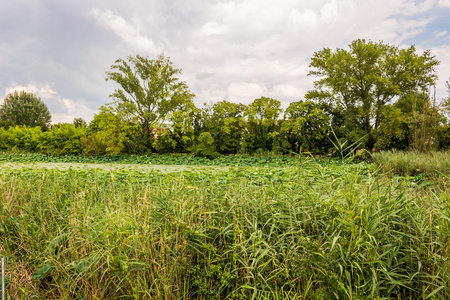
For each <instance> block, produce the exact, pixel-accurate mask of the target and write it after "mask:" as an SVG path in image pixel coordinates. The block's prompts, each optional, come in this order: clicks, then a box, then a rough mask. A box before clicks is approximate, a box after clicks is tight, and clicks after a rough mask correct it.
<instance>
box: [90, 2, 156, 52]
mask: <svg viewBox="0 0 450 300" xmlns="http://www.w3.org/2000/svg"><path fill="white" fill-rule="evenodd" d="M90 14H91V15H93V16H94V17H95V18H96V19H97V22H98V23H99V24H100V25H101V26H102V27H104V28H106V29H109V30H111V31H113V32H114V33H115V34H116V35H117V36H119V37H120V38H121V39H122V40H123V41H125V42H126V43H127V44H128V45H129V46H131V47H135V48H137V49H139V50H141V51H146V52H150V53H158V51H159V49H158V47H157V46H156V45H155V43H154V42H153V40H152V39H151V38H149V37H147V36H145V35H144V34H143V33H142V32H141V30H140V28H139V27H138V26H137V25H136V24H130V23H129V22H128V21H127V20H125V19H124V18H123V17H121V16H119V15H116V14H114V13H113V12H112V11H111V10H106V11H103V12H101V11H100V10H99V9H97V8H94V9H92V10H91V11H90Z"/></svg>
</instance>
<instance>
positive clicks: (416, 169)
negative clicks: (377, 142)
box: [372, 150, 450, 178]
mask: <svg viewBox="0 0 450 300" xmlns="http://www.w3.org/2000/svg"><path fill="white" fill-rule="evenodd" d="M372 157H373V160H374V162H375V163H376V164H377V165H378V166H379V167H381V169H382V170H383V172H385V173H387V174H397V175H401V176H415V175H418V174H426V175H427V176H430V177H432V178H436V177H439V176H441V175H444V176H449V175H450V154H449V153H448V152H436V151H431V152H428V153H421V152H418V151H396V150H392V151H381V152H379V153H374V154H373V155H372Z"/></svg>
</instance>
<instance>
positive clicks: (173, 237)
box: [0, 157, 450, 299]
mask: <svg viewBox="0 0 450 300" xmlns="http://www.w3.org/2000/svg"><path fill="white" fill-rule="evenodd" d="M252 159H255V158H254V157H252ZM100 166H101V165H100ZM0 194H1V195H5V198H4V199H3V201H2V202H1V208H2V209H1V210H0V219H1V220H2V222H1V224H0V244H1V245H2V251H3V253H4V255H5V256H7V257H8V266H9V267H8V272H9V274H8V275H9V277H10V278H13V279H14V280H11V283H10V285H9V288H8V290H7V291H6V292H7V297H9V298H11V299H35V298H38V299H82V298H84V297H95V298H96V299H114V298H124V299H146V298H149V299H252V298H253V299H337V298H339V299H433V298H435V299H448V298H449V297H450V294H449V291H450V274H449V272H448V270H449V268H450V265H449V263H450V260H449V250H450V248H449V245H450V244H449V240H450V221H449V216H450V206H449V203H450V202H449V201H450V196H449V190H448V187H447V186H443V187H441V188H439V187H438V186H428V187H422V186H418V185H417V184H415V182H414V181H411V180H409V179H403V178H401V179H399V178H392V179H388V178H382V177H379V176H377V175H376V173H375V172H374V168H373V167H371V166H370V165H368V164H365V163H360V164H346V163H336V162H335V161H330V163H329V164H322V163H321V162H320V161H319V162H314V161H313V160H305V161H300V162H299V161H297V166H296V167H292V168H273V167H258V168H256V167H243V168H224V169H222V170H217V169H215V170H212V169H206V170H204V171H198V172H189V171H184V172H181V171H180V172H172V173H166V174H163V173H158V172H155V171H150V172H142V171H140V170H133V169H122V170H113V171H107V170H104V169H103V168H101V167H100V168H98V169H96V170H93V169H86V168H80V169H66V170H58V169H53V170H47V169H45V168H39V167H34V168H28V167H23V168H21V169H16V168H8V167H7V166H3V167H2V168H1V169H0ZM33 276H34V280H33V281H32V282H30V280H29V279H30V278H32V277H33Z"/></svg>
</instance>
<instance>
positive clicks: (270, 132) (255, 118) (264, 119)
mask: <svg viewBox="0 0 450 300" xmlns="http://www.w3.org/2000/svg"><path fill="white" fill-rule="evenodd" d="M281 111H282V110H281V102H280V101H278V100H275V99H271V98H267V97H261V98H258V99H255V100H253V102H252V103H251V104H250V105H248V106H247V107H246V110H245V115H246V116H247V119H248V124H247V130H248V133H247V134H246V135H245V136H244V139H245V143H244V144H243V148H244V151H246V152H250V153H253V152H255V151H257V150H259V151H266V150H269V151H270V150H272V148H273V145H274V141H275V140H276V137H277V136H278V135H279V124H278V122H277V120H278V117H279V115H280V113H281Z"/></svg>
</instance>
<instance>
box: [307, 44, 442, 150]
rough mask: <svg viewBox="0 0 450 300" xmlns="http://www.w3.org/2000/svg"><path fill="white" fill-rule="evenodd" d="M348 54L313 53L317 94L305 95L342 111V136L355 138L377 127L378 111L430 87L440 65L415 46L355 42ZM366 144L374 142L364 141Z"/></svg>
mask: <svg viewBox="0 0 450 300" xmlns="http://www.w3.org/2000/svg"><path fill="white" fill-rule="evenodd" d="M349 48H350V49H349V50H344V49H336V51H334V52H333V51H332V50H331V49H329V48H325V49H323V50H321V51H319V52H316V53H314V55H313V57H312V59H311V64H310V67H311V68H313V69H312V70H311V71H310V72H309V75H316V76H319V77H320V79H319V80H316V81H315V82H314V87H315V88H316V90H314V91H310V92H308V93H307V95H306V96H305V97H306V98H307V99H316V100H320V101H325V102H329V103H330V104H332V105H333V106H334V107H335V108H339V109H340V110H345V120H344V123H346V124H347V125H349V126H350V127H352V128H351V130H350V131H348V130H347V133H346V134H347V135H349V136H352V135H353V136H354V137H353V138H357V137H356V136H355V135H360V134H361V133H365V134H368V135H370V134H371V132H372V130H374V129H375V130H376V129H378V128H379V127H380V125H381V121H382V114H383V107H384V106H385V105H387V104H389V103H390V102H392V101H393V100H394V99H396V98H398V97H399V96H401V95H404V94H407V93H411V92H414V91H416V90H420V91H424V90H426V88H427V87H428V86H430V85H433V84H434V83H435V80H436V79H437V76H436V75H435V74H434V67H435V66H437V65H438V64H439V61H438V60H436V59H435V58H434V57H433V56H432V55H431V54H430V51H425V52H424V53H423V54H422V55H418V54H417V53H416V49H415V48H414V46H411V47H409V48H407V49H399V48H398V47H396V46H391V45H388V44H383V43H382V42H378V43H375V42H372V41H369V42H366V41H365V40H356V41H353V42H352V43H351V44H350V45H349ZM367 141H368V143H369V144H372V145H370V146H373V144H374V141H373V140H372V141H371V138H370V137H369V138H368V139H367Z"/></svg>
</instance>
